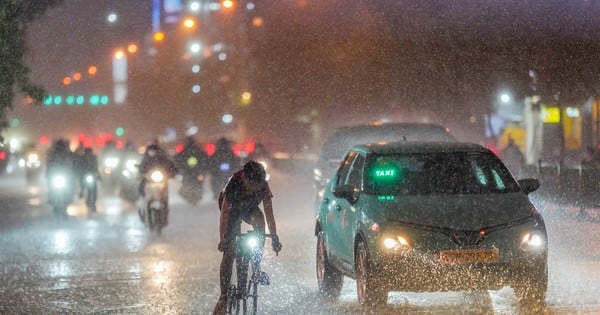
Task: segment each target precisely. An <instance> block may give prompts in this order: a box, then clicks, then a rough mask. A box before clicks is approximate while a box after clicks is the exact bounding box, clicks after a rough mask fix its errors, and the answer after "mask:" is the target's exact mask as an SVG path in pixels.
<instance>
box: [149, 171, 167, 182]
mask: <svg viewBox="0 0 600 315" xmlns="http://www.w3.org/2000/svg"><path fill="white" fill-rule="evenodd" d="M150 179H151V180H152V181H153V182H155V183H159V182H162V181H163V180H164V179H165V175H164V174H163V173H162V172H161V171H152V173H150Z"/></svg>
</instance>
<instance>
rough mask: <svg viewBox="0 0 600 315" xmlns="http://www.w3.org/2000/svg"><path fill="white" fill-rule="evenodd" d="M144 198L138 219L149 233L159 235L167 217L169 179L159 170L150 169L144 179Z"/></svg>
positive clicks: (163, 171) (165, 224)
mask: <svg viewBox="0 0 600 315" xmlns="http://www.w3.org/2000/svg"><path fill="white" fill-rule="evenodd" d="M144 180H145V182H146V183H145V185H144V196H143V197H142V201H143V204H142V207H141V209H140V218H141V220H142V222H144V224H145V225H146V226H147V227H148V228H149V229H150V231H152V232H154V233H156V234H158V235H160V234H161V233H162V229H163V228H164V227H165V226H167V223H168V217H169V185H168V184H169V183H168V180H169V177H168V175H167V172H166V171H165V170H163V169H160V168H153V169H151V170H150V171H149V172H148V173H147V174H146V175H145V177H144Z"/></svg>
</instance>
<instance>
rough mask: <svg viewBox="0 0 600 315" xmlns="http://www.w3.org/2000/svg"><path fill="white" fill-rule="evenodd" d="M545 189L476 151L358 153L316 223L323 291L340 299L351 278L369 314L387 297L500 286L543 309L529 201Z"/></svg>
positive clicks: (443, 147) (409, 146) (537, 239)
mask: <svg viewBox="0 0 600 315" xmlns="http://www.w3.org/2000/svg"><path fill="white" fill-rule="evenodd" d="M539 186H540V183H539V181H538V180H537V179H522V180H519V181H516V180H515V179H514V178H513V176H512V175H511V173H510V171H509V170H508V169H507V168H506V166H505V165H504V164H503V163H502V162H501V161H500V159H499V158H498V157H497V156H496V155H495V154H494V153H492V152H491V151H490V150H488V149H487V148H484V147H482V146H480V145H478V144H471V143H458V142H455V143H452V142H443V143H442V142H410V141H404V142H397V143H378V144H366V145H357V146H354V147H353V148H352V149H350V150H349V152H348V153H347V154H346V156H345V158H344V160H343V161H342V162H341V164H340V166H339V168H338V170H337V172H336V173H335V174H334V175H333V176H332V178H331V180H330V182H329V184H328V186H327V188H326V191H325V193H324V196H323V201H322V202H321V205H320V207H319V209H318V214H317V216H316V226H315V235H316V236H317V253H316V259H317V262H316V265H317V279H318V286H319V292H320V294H321V296H322V297H324V298H337V297H338V296H339V294H340V290H341V287H342V281H343V277H344V276H348V277H351V278H354V279H356V284H357V293H358V301H359V302H360V304H363V305H379V304H385V303H387V293H388V292H389V291H405V292H407V291H408V292H433V291H459V290H481V289H490V290H494V289H500V288H502V287H504V286H510V287H512V288H513V289H514V292H515V294H516V297H517V299H518V302H519V303H535V304H536V305H539V304H543V303H544V299H545V296H546V290H547V283H548V268H547V256H548V244H547V236H546V228H545V225H544V220H543V219H542V216H541V214H540V212H539V211H538V210H537V209H536V208H535V207H534V206H533V205H532V203H531V202H530V201H529V198H528V194H529V193H531V192H533V191H535V190H536V189H537V188H539Z"/></svg>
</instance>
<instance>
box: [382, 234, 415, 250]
mask: <svg viewBox="0 0 600 315" xmlns="http://www.w3.org/2000/svg"><path fill="white" fill-rule="evenodd" d="M383 246H384V247H385V248H387V249H389V250H405V249H408V248H409V245H408V241H407V240H406V239H405V238H404V237H402V236H398V237H386V238H385V239H384V240H383Z"/></svg>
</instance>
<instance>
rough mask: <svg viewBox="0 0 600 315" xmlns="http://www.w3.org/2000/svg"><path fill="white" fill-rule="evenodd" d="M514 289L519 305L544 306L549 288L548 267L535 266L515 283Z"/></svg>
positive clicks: (529, 306) (527, 306)
mask: <svg viewBox="0 0 600 315" xmlns="http://www.w3.org/2000/svg"><path fill="white" fill-rule="evenodd" d="M513 290H514V292H515V296H516V298H517V303H518V304H519V306H521V307H526V308H532V307H533V308H541V307H544V305H545V299H546V292H547V290H548V273H547V269H546V268H535V269H534V270H532V271H530V272H527V273H526V274H524V275H523V276H522V277H520V279H518V280H517V281H516V282H515V283H514V284H513Z"/></svg>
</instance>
